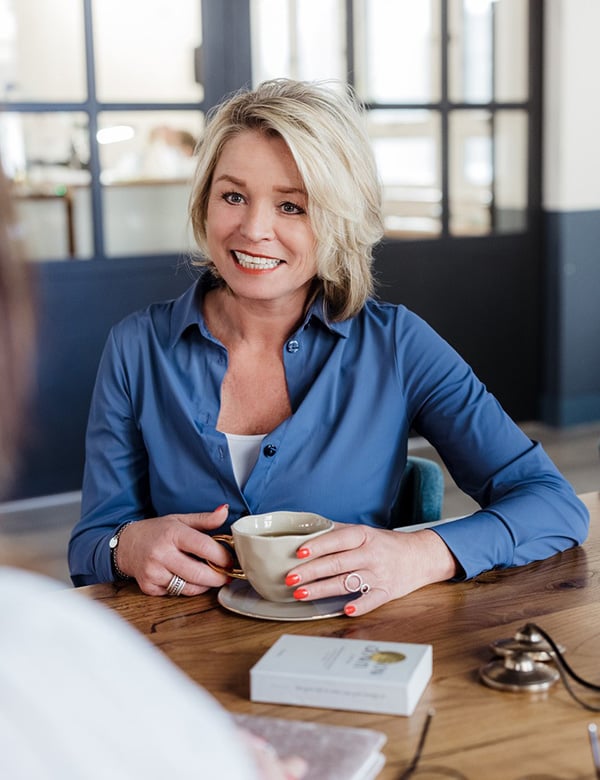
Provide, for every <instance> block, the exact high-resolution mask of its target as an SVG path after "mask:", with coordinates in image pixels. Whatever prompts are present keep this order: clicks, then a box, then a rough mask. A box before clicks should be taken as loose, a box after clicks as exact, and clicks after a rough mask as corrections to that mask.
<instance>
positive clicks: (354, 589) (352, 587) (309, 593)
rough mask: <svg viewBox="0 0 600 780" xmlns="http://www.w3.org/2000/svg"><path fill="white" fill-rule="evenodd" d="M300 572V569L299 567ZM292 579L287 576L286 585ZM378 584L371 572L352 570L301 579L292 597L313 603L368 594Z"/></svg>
mask: <svg viewBox="0 0 600 780" xmlns="http://www.w3.org/2000/svg"><path fill="white" fill-rule="evenodd" d="M301 570H302V567H300V571H301ZM292 579H295V578H290V577H289V575H288V577H287V578H286V584H288V583H290V582H291V581H292ZM378 584H379V583H378V582H377V580H376V577H375V575H374V574H373V572H369V571H367V570H357V569H352V570H351V571H349V572H346V573H344V574H341V575H339V576H336V577H327V578H325V579H315V580H312V581H309V580H307V579H306V578H303V580H302V583H299V584H298V585H297V586H296V587H295V588H294V590H293V593H292V595H293V596H294V598H295V599H297V600H298V601H314V600H315V599H326V598H331V597H332V596H342V595H346V594H348V595H350V594H355V595H360V594H361V593H363V594H364V593H368V592H369V591H370V590H371V589H372V588H373V587H376V586H377V585H378Z"/></svg>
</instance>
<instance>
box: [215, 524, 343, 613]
mask: <svg viewBox="0 0 600 780" xmlns="http://www.w3.org/2000/svg"><path fill="white" fill-rule="evenodd" d="M332 528H333V521H331V520H328V519H327V518H326V517H321V515H315V514H312V513H311V512H284V511H282V512H267V513H266V514H263V515H247V516H246V517H241V518H240V519H239V520H236V522H235V523H233V524H232V526H231V535H229V534H216V535H214V536H213V539H215V540H216V541H218V542H224V543H225V544H226V545H228V546H230V547H231V548H232V549H233V551H234V553H235V556H236V558H237V559H238V561H239V567H235V568H233V569H225V568H223V567H221V566H217V565H216V564H215V563H211V562H210V561H207V563H208V565H209V566H210V567H211V568H212V569H214V570H215V571H218V572H221V573H222V574H227V575H229V576H230V577H237V578H239V579H243V580H248V582H249V583H250V585H252V587H253V588H254V590H255V591H256V592H257V593H258V594H259V595H260V596H262V597H263V598H264V599H266V600H267V601H280V602H283V601H294V600H295V599H294V596H293V588H289V587H288V586H287V585H286V584H285V576H286V574H287V573H288V572H289V571H290V569H293V568H295V567H296V566H298V564H299V563H300V561H299V560H298V558H297V557H296V550H297V549H298V548H299V547H302V546H303V545H304V544H306V543H307V542H308V541H310V540H311V539H314V537H315V536H320V535H321V534H324V533H327V531H331V529H332Z"/></svg>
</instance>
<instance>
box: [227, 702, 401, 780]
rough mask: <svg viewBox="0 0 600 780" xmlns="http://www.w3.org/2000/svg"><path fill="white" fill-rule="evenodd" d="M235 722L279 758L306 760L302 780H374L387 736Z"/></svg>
mask: <svg viewBox="0 0 600 780" xmlns="http://www.w3.org/2000/svg"><path fill="white" fill-rule="evenodd" d="M233 717H234V720H235V721H236V723H237V725H238V726H240V727H242V728H244V729H246V730H247V731H251V732H252V733H253V734H256V735H257V736H259V737H262V738H263V739H265V740H267V742H269V743H270V744H271V746H272V747H273V748H274V749H275V750H276V751H277V755H278V756H279V757H280V758H286V757H288V756H300V757H301V758H303V759H304V760H305V761H306V762H307V769H306V774H305V775H304V776H303V778H302V780H374V778H376V777H377V775H378V774H379V772H380V771H381V768H382V767H383V765H384V764H385V756H384V755H383V753H381V752H380V750H381V748H382V746H383V745H384V744H385V741H386V735H385V734H383V733H382V732H380V731H374V730H372V729H364V728H354V727H349V726H330V725H328V724H325V723H314V722H306V721H301V720H286V719H285V718H269V717H261V716H258V715H234V716H233Z"/></svg>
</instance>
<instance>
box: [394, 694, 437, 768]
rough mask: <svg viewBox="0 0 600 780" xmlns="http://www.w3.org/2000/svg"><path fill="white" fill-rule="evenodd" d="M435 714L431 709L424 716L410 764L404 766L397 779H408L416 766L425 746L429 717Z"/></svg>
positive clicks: (429, 722)
mask: <svg viewBox="0 0 600 780" xmlns="http://www.w3.org/2000/svg"><path fill="white" fill-rule="evenodd" d="M434 715H435V710H434V709H431V710H429V712H428V713H427V717H426V718H425V723H424V724H423V728H422V729H421V736H420V737H419V744H418V745H417V749H416V750H415V754H414V756H413V757H412V761H411V762H410V764H409V765H408V766H407V767H406V769H405V770H404V771H403V772H402V774H401V775H400V777H399V778H398V780H408V778H409V777H410V776H411V775H412V773H413V772H414V771H415V769H416V768H417V764H418V763H419V760H420V758H421V753H422V752H423V747H424V746H425V739H426V738H427V732H428V731H429V726H430V724H431V719H432V718H433V716H434Z"/></svg>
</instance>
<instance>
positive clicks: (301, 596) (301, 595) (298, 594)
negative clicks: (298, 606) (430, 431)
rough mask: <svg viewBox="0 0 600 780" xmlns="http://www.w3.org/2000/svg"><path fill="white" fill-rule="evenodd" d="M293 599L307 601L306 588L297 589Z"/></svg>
mask: <svg viewBox="0 0 600 780" xmlns="http://www.w3.org/2000/svg"><path fill="white" fill-rule="evenodd" d="M294 598H295V599H307V598H308V591H307V590H306V588H297V589H296V590H295V591H294Z"/></svg>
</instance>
